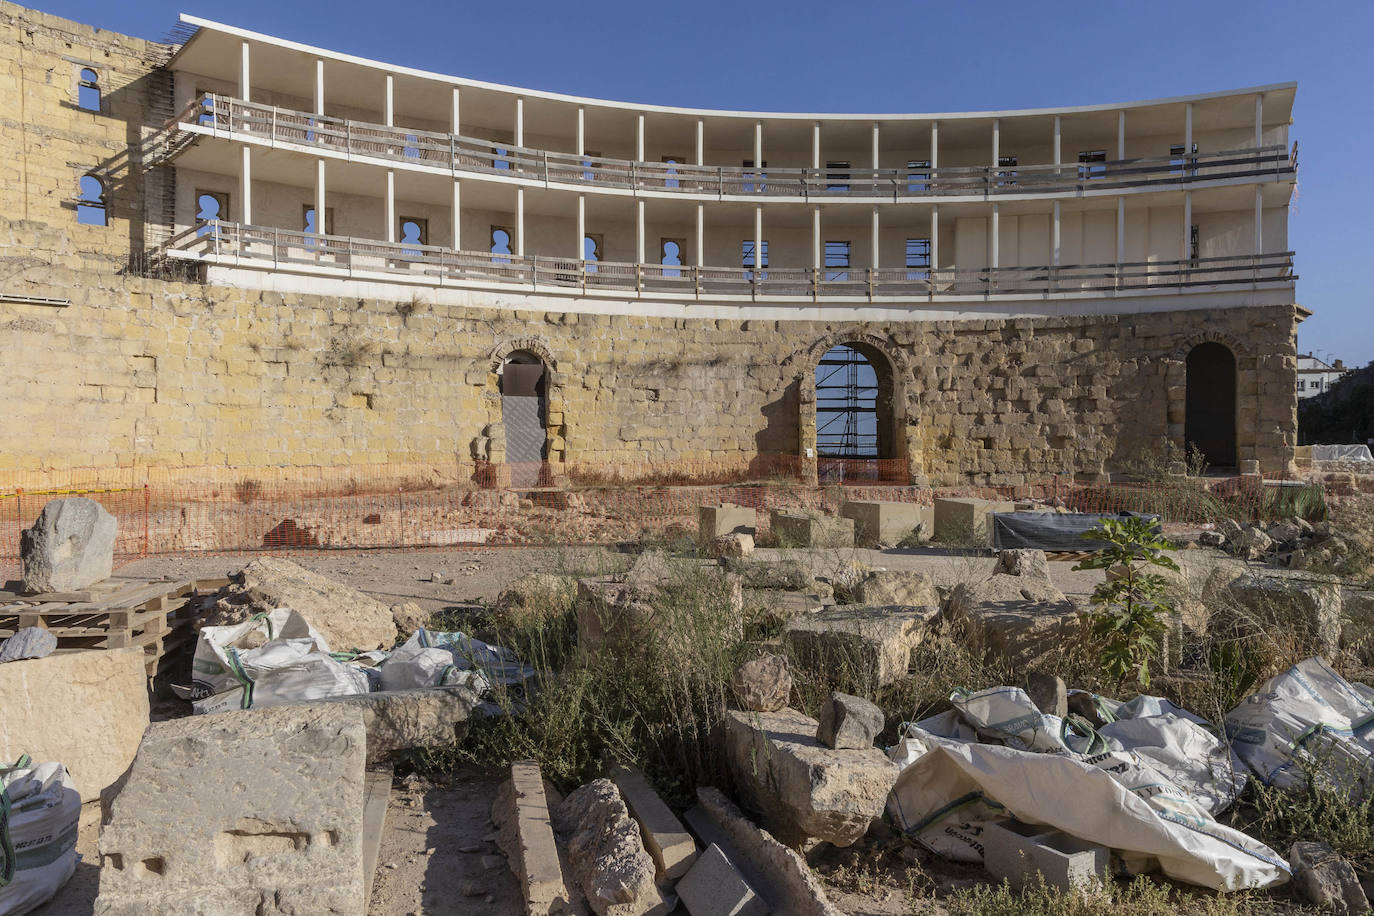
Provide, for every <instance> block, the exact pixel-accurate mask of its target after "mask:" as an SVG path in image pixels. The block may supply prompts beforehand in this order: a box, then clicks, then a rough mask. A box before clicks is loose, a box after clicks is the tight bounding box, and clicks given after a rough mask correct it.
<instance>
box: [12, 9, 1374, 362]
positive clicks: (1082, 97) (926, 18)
mask: <svg viewBox="0 0 1374 916" xmlns="http://www.w3.org/2000/svg"><path fill="white" fill-rule="evenodd" d="M29 2H30V3H32V2H35V0H29ZM39 5H40V6H41V8H42V9H44V10H45V11H47V12H51V13H55V14H57V15H60V16H67V17H69V18H72V19H76V20H78V21H81V22H86V23H89V24H92V25H97V26H100V27H102V28H109V29H113V30H115V31H119V32H124V33H127V34H133V35H138V36H141V37H145V38H160V37H162V36H163V35H164V34H165V33H166V32H167V31H168V30H169V29H170V28H171V27H172V26H173V24H174V23H175V21H176V17H177V14H178V13H181V12H188V13H194V14H197V15H200V16H204V17H206V18H209V19H215V20H219V21H223V22H228V23H230V24H233V25H239V26H242V27H245V28H250V29H254V30H257V31H261V32H267V33H269V34H274V35H279V36H282V37H285V38H291V39H295V40H298V41H304V42H308V43H310V44H316V45H321V46H323V47H327V48H332V49H334V50H338V51H346V52H350V53H353V54H359V55H363V56H366V57H371V58H377V59H380V60H385V61H391V62H395V63H398V64H405V65H408V66H413V67H420V68H424V69H429V70H437V71H441V72H445V73H452V74H455V75H459V76H465V77H471V78H474V79H483V80H491V81H494V82H502V83H509V84H513V85H516V86H522V87H526V88H533V89H548V90H554V91H560V92H569V93H574V94H578V95H588V96H596V97H602V98H611V99H623V100H626V101H633V102H646V103H657V104H668V105H684V106H692V107H703V108H746V109H755V110H759V109H761V110H774V111H787V110H798V111H856V112H865V111H875V112H920V111H960V110H975V109H1005V108H1028V107H1040V106H1053V105H1080V104H1094V103H1110V102H1120V101H1129V100H1134V99H1146V98H1159V97H1167V96H1174V95H1186V94H1190V93H1196V92H1206V91H1212V90H1218V89H1230V88H1236V87H1242V86H1253V85H1260V84H1265V83H1277V82H1283V81H1286V80H1297V81H1298V96H1297V101H1296V104H1295V105H1294V109H1293V117H1294V127H1293V133H1292V138H1293V139H1296V140H1298V141H1299V143H1300V145H1301V154H1300V170H1299V178H1298V193H1297V196H1296V197H1295V199H1294V201H1293V207H1292V211H1291V216H1290V220H1289V245H1290V247H1292V248H1293V249H1294V250H1295V251H1296V252H1297V272H1298V274H1299V275H1300V278H1301V279H1300V280H1299V281H1298V301H1299V302H1300V303H1302V304H1303V305H1305V306H1306V307H1307V308H1309V309H1311V310H1312V311H1313V312H1315V313H1316V314H1315V315H1314V316H1313V317H1312V318H1310V319H1308V320H1307V322H1305V323H1304V324H1303V325H1302V326H1301V328H1300V331H1299V345H1300V347H1301V349H1302V350H1303V351H1309V350H1314V349H1315V350H1317V351H1319V352H1321V353H1322V354H1326V353H1328V352H1329V353H1330V354H1331V355H1332V356H1333V357H1339V358H1342V359H1344V360H1345V361H1346V363H1347V364H1350V365H1364V364H1365V363H1368V362H1370V361H1374V295H1371V293H1370V288H1369V284H1368V281H1367V280H1366V278H1365V274H1371V275H1374V271H1371V270H1370V269H1369V265H1370V262H1371V261H1372V260H1374V168H1372V167H1371V163H1372V162H1374V63H1372V62H1371V61H1374V53H1372V52H1374V49H1371V47H1370V44H1369V36H1370V35H1372V34H1374V3H1371V2H1369V0H1364V2H1354V0H1343V2H1330V3H1328V2H1316V3H1294V2H1291V0H1285V2H1266V0H1250V2H1231V0H1226V2H1216V0H1207V2H1202V3H1182V4H1172V5H1170V4H1164V5H1161V4H1157V3H1156V4H1149V3H1117V2H1112V0H1098V2H1097V3H1086V4H1085V3H1073V4H1069V3H1061V4H1052V3H1035V2H1029V3H1027V2H1024V0H1023V2H1020V3H1004V2H978V3H974V2H968V0H965V2H960V0H943V2H940V3H930V2H912V0H908V2H898V0H872V2H868V3H863V4H835V3H826V4H821V3H813V2H806V0H793V2H789V3H783V2H769V0H760V2H754V3H751V4H746V5H741V4H739V3H728V2H715V0H706V2H703V0H698V2H693V3H686V2H677V3H646V2H643V0H639V2H634V3H624V2H611V0H603V2H600V3H594V4H590V5H588V4H581V3H570V2H567V0H564V2H560V3H539V2H534V0H526V2H523V3H493V2H485V3H463V4H457V3H455V4H429V3H423V2H421V3H415V2H411V3H405V4H387V3H377V2H375V0H374V2H369V3H364V2H360V0H334V2H329V3H322V2H304V0H293V2H289V3H282V2H280V0H272V2H267V0H239V2H237V3H235V4H232V5H226V4H223V3H209V2H204V0H181V2H176V0H135V2H132V3H124V4H115V3H110V2H109V0H101V2H94V0H43V2H41V3H40V4H39ZM588 10H591V11H590V12H588Z"/></svg>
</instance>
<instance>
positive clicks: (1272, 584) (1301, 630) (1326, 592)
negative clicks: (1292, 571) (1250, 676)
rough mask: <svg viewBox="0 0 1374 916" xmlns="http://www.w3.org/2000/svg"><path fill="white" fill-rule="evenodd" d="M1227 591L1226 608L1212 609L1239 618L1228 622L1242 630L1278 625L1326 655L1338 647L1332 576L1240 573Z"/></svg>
mask: <svg viewBox="0 0 1374 916" xmlns="http://www.w3.org/2000/svg"><path fill="white" fill-rule="evenodd" d="M1227 591H1228V593H1229V599H1230V600H1229V601H1228V602H1227V605H1228V606H1227V607H1224V608H1218V609H1216V610H1214V611H1213V613H1212V618H1213V620H1216V619H1217V618H1218V617H1219V616H1228V617H1236V618H1239V619H1237V620H1233V621H1231V623H1232V624H1233V625H1236V624H1239V625H1241V626H1242V627H1243V628H1245V629H1256V628H1260V629H1263V628H1266V627H1270V626H1275V625H1276V626H1278V627H1281V628H1283V629H1284V630H1285V631H1290V632H1296V633H1298V634H1300V635H1302V636H1305V637H1306V638H1307V639H1308V640H1310V641H1311V642H1312V644H1313V646H1314V648H1315V649H1316V651H1317V652H1319V653H1320V654H1322V655H1325V656H1327V657H1328V658H1330V657H1331V656H1333V655H1334V654H1335V653H1336V652H1337V651H1338V650H1339V648H1340V640H1341V586H1340V582H1339V581H1338V580H1336V579H1335V578H1334V577H1333V578H1330V579H1322V578H1319V577H1316V576H1312V577H1309V578H1304V579H1300V580H1299V579H1285V578H1276V577H1269V576H1244V577H1242V578H1239V579H1237V580H1236V581H1234V582H1232V583H1231V584H1230V585H1229V586H1228V588H1227Z"/></svg>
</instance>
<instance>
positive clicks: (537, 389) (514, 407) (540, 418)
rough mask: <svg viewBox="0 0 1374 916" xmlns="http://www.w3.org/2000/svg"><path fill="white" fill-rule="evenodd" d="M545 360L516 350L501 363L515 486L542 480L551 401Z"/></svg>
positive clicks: (505, 423) (503, 414)
mask: <svg viewBox="0 0 1374 916" xmlns="http://www.w3.org/2000/svg"><path fill="white" fill-rule="evenodd" d="M547 384H548V380H547V373H546V372H545V369H544V361H543V360H542V359H540V358H539V357H538V356H537V355H535V354H533V353H531V352H529V351H528V350H516V351H515V352H514V353H511V354H510V355H509V356H507V357H506V358H505V360H504V361H503V362H502V364H501V379H500V385H501V425H502V426H503V427H504V428H505V431H506V464H507V466H508V467H509V468H510V479H511V486H512V487H537V486H539V484H540V481H541V479H542V476H543V475H542V472H543V468H544V459H545V457H546V456H545V448H546V445H547V442H548V431H547V426H546V421H547V409H546V405H547V403H548V397H547Z"/></svg>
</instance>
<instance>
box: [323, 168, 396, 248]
mask: <svg viewBox="0 0 1374 916" xmlns="http://www.w3.org/2000/svg"><path fill="white" fill-rule="evenodd" d="M315 223H316V224H317V225H320V226H323V225H324V214H323V212H321V211H316V213H315ZM386 240H387V241H388V242H394V241H396V173H395V171H393V170H392V169H387V170H386Z"/></svg>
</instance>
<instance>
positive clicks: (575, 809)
mask: <svg viewBox="0 0 1374 916" xmlns="http://www.w3.org/2000/svg"><path fill="white" fill-rule="evenodd" d="M553 823H554V829H556V830H557V831H558V832H559V834H561V835H563V836H565V837H567V849H568V862H569V864H570V865H571V866H572V872H573V876H574V877H575V879H576V880H577V883H578V885H579V887H581V889H582V893H583V894H584V895H586V898H587V903H588V904H589V905H590V906H591V907H592V909H593V910H595V911H596V912H597V913H598V914H602V916H640V914H645V913H667V911H668V907H667V905H666V904H665V902H664V900H663V895H662V893H660V892H659V889H658V887H657V886H655V884H654V872H655V867H654V860H653V857H651V856H650V855H649V853H648V852H647V851H646V850H645V849H644V842H643V840H642V839H641V838H640V834H639V824H638V823H636V822H635V820H634V818H632V817H630V812H629V809H628V808H626V806H625V801H624V799H622V798H621V797H620V790H619V789H617V788H616V787H615V783H613V782H611V781H610V780H609V779H595V780H593V781H591V782H589V783H587V785H585V786H582V787H581V788H580V789H576V790H575V791H573V792H572V794H570V795H569V796H568V797H567V798H566V799H564V800H563V803H562V804H561V805H559V806H558V808H557V810H555V811H554V813H553Z"/></svg>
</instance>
